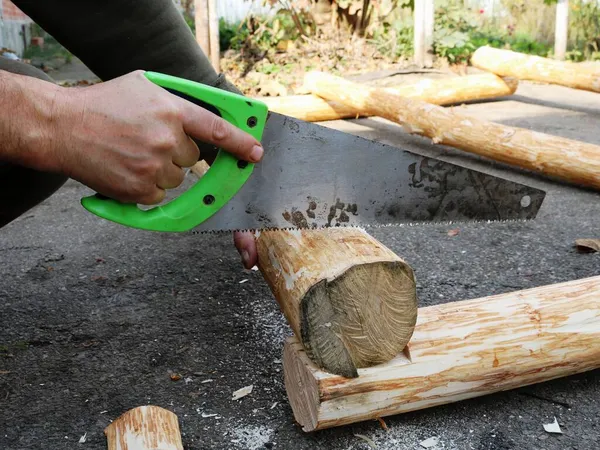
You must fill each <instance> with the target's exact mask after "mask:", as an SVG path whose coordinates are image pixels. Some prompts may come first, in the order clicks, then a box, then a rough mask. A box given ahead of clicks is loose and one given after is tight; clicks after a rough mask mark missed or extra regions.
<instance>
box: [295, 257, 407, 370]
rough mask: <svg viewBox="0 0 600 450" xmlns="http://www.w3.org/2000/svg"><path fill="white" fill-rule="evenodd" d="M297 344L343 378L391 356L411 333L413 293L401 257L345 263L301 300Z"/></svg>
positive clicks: (405, 341) (400, 348)
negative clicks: (397, 258)
mask: <svg viewBox="0 0 600 450" xmlns="http://www.w3.org/2000/svg"><path fill="white" fill-rule="evenodd" d="M301 311H302V342H303V343H304V346H305V348H306V352H307V354H308V355H309V357H310V358H311V359H312V360H313V361H314V362H315V363H316V364H317V365H318V366H320V367H325V368H327V370H328V371H330V372H331V373H335V374H338V375H342V376H345V377H357V376H358V373H357V369H359V368H364V367H371V366H374V365H377V364H381V363H384V362H387V361H389V360H390V359H392V358H394V357H395V356H396V355H397V354H398V353H399V352H401V351H402V350H403V349H404V347H405V346H406V344H407V343H408V341H409V339H410V337H411V336H412V333H413V330H414V327H415V324H416V320H417V297H416V289H415V279H414V275H413V272H412V270H411V269H410V267H408V266H407V265H406V264H405V263H404V262H402V261H383V262H376V263H369V264H362V265H356V266H352V267H350V268H349V269H348V270H347V271H345V272H344V273H342V274H341V275H339V276H338V277H336V278H335V279H333V280H331V281H329V280H321V281H320V282H319V283H317V284H315V285H314V286H313V287H312V288H311V289H309V291H308V292H307V293H306V295H305V296H304V298H303V299H302V305H301Z"/></svg>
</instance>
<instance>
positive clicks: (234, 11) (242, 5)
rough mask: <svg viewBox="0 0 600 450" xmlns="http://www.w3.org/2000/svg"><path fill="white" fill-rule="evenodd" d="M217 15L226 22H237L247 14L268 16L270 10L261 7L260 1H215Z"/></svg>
mask: <svg viewBox="0 0 600 450" xmlns="http://www.w3.org/2000/svg"><path fill="white" fill-rule="evenodd" d="M216 3H217V13H218V14H219V17H220V18H223V19H225V21H227V22H233V23H235V22H238V21H240V20H242V19H244V18H245V17H246V16H247V15H248V13H250V12H252V13H253V14H268V13H269V11H270V10H271V8H269V7H268V6H263V1H262V0H217V2H216Z"/></svg>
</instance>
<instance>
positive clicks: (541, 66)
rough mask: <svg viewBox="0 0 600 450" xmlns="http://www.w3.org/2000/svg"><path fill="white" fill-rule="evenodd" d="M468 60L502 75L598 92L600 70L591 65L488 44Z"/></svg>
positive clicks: (599, 89)
mask: <svg viewBox="0 0 600 450" xmlns="http://www.w3.org/2000/svg"><path fill="white" fill-rule="evenodd" d="M471 64H472V65H473V66H475V67H478V68H479V69H482V70H487V71H489V72H492V73H495V74H496V75H500V76H504V77H514V78H518V79H520V80H530V81H540V82H543V83H550V84H557V85H561V86H567V87H570V88H574V89H582V90H586V91H592V92H600V70H599V69H598V68H597V67H594V66H592V65H584V64H577V63H572V62H568V61H557V60H554V59H550V58H542V57H540V56H532V55H525V54H522V53H517V52H513V51H510V50H501V49H497V48H492V47H487V46H486V47H480V48H478V49H477V50H476V51H475V53H473V56H472V57H471Z"/></svg>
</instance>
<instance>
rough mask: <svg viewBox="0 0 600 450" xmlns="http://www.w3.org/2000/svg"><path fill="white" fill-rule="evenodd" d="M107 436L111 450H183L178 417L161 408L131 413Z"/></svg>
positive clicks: (135, 410) (135, 409) (136, 409)
mask: <svg viewBox="0 0 600 450" xmlns="http://www.w3.org/2000/svg"><path fill="white" fill-rule="evenodd" d="M104 434H105V435H106V439H107V442H108V450H157V449H160V450H183V444H182V442H181V433H180V431H179V421H178V420H177V416H176V415H175V414H174V413H172V412H171V411H168V410H166V409H163V408H159V407H158V406H140V407H138V408H134V409H132V410H129V411H127V412H126V413H125V414H123V415H122V416H120V417H119V418H118V419H117V420H115V421H114V422H113V423H111V424H110V425H109V426H108V427H106V429H105V430H104Z"/></svg>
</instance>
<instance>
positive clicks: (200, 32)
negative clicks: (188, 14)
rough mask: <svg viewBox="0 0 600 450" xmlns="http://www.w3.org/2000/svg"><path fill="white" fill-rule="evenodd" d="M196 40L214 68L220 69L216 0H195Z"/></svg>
mask: <svg viewBox="0 0 600 450" xmlns="http://www.w3.org/2000/svg"><path fill="white" fill-rule="evenodd" d="M195 2H196V4H195V7H196V14H195V22H196V41H198V44H199V45H200V48H201V49H202V51H203V52H204V54H205V55H206V56H207V57H208V59H209V60H210V62H211V64H212V65H213V67H214V69H215V70H216V71H217V72H219V71H220V64H219V60H220V54H219V16H218V14H217V3H216V1H215V0H195Z"/></svg>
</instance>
